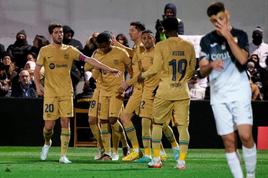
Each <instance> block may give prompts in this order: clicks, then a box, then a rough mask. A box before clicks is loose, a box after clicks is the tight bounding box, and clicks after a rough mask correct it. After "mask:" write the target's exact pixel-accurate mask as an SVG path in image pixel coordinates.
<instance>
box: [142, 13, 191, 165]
mask: <svg viewBox="0 0 268 178" xmlns="http://www.w3.org/2000/svg"><path fill="white" fill-rule="evenodd" d="M163 27H164V29H165V34H166V36H167V37H168V39H167V40H164V41H161V42H159V43H157V44H156V46H155V51H154V62H153V65H152V66H151V67H150V68H149V69H148V70H147V71H146V72H142V74H141V75H140V77H139V78H140V79H147V78H150V76H153V75H155V74H157V73H161V75H160V82H159V85H158V89H157V91H156V96H155V99H154V103H153V117H154V123H153V131H152V147H153V159H152V161H151V162H149V163H148V166H149V167H151V168H160V167H161V165H162V163H161V159H160V142H161V138H162V127H163V124H165V123H167V122H168V121H170V119H171V118H172V114H173V115H174V122H175V125H176V126H177V129H178V131H179V135H180V136H179V144H180V156H179V159H178V160H177V166H176V167H177V168H178V169H185V168H186V165H185V159H186V154H187V151H188V144H189V139H190V138H189V133H188V126H189V105H190V96H189V89H188V81H189V80H190V79H191V77H192V75H193V73H194V69H195V65H196V58H195V51H194V47H193V45H192V44H191V43H189V42H187V41H184V40H183V39H181V38H180V37H179V36H178V20H177V19H176V18H166V19H165V20H164V21H163ZM173 112H174V113H173ZM167 116H168V117H167Z"/></svg>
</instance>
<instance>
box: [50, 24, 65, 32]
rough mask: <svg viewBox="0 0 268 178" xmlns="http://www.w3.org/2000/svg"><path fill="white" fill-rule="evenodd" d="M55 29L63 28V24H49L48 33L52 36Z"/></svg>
mask: <svg viewBox="0 0 268 178" xmlns="http://www.w3.org/2000/svg"><path fill="white" fill-rule="evenodd" d="M55 28H62V25H61V24H56V23H52V24H49V26H48V32H49V34H52V33H53V30H54V29H55Z"/></svg>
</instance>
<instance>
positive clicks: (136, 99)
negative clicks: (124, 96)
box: [123, 88, 142, 115]
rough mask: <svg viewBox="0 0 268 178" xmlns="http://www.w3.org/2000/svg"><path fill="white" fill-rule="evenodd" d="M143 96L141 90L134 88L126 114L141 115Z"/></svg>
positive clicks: (125, 110)
mask: <svg viewBox="0 0 268 178" xmlns="http://www.w3.org/2000/svg"><path fill="white" fill-rule="evenodd" d="M141 96H142V89H141V88H134V90H133V93H132V95H131V96H130V98H129V99H128V102H127V105H126V107H125V109H124V111H123V113H124V114H132V113H133V112H135V113H136V114H137V115H139V113H140V102H141Z"/></svg>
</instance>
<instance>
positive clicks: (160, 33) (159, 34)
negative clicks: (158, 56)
mask: <svg viewBox="0 0 268 178" xmlns="http://www.w3.org/2000/svg"><path fill="white" fill-rule="evenodd" d="M176 16H177V7H176V5H175V4H172V3H168V4H166V5H165V8H164V14H163V20H164V19H165V18H167V17H174V18H177V17H176ZM177 19H178V22H179V25H178V34H179V35H183V34H184V25H183V21H182V20H181V19H179V18H177ZM163 20H160V19H157V21H156V24H155V29H156V34H155V39H156V42H159V41H163V40H165V39H166V38H167V37H166V36H165V34H164V28H163V25H162V22H163Z"/></svg>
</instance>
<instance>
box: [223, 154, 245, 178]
mask: <svg viewBox="0 0 268 178" xmlns="http://www.w3.org/2000/svg"><path fill="white" fill-rule="evenodd" d="M225 156H226V159H227V163H228V165H229V168H230V170H231V172H232V175H233V176H234V178H243V172H242V169H241V165H240V161H239V158H238V156H237V154H236V152H232V153H225Z"/></svg>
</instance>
